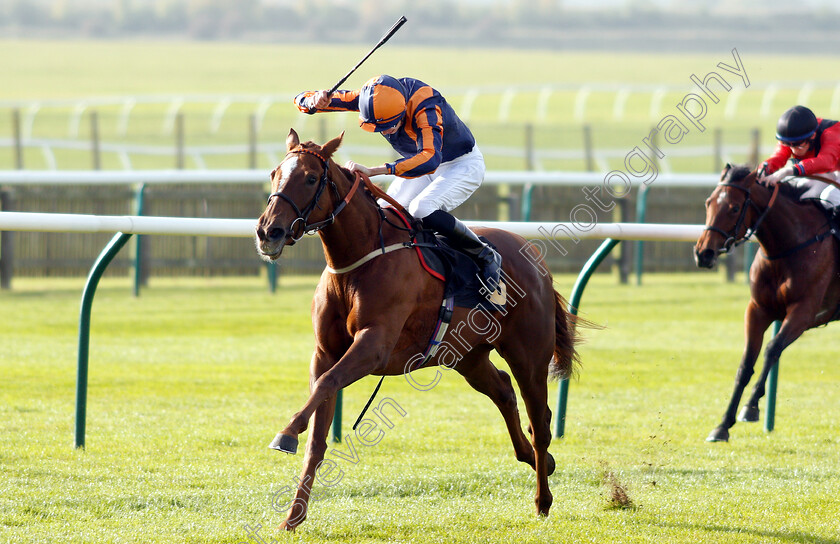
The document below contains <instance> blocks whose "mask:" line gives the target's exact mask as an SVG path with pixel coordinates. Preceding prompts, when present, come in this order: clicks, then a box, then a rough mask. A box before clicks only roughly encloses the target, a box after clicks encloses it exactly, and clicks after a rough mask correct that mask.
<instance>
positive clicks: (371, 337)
mask: <svg viewBox="0 0 840 544" xmlns="http://www.w3.org/2000/svg"><path fill="white" fill-rule="evenodd" d="M395 339H396V334H389V333H388V332H387V331H384V330H379V329H375V328H368V329H364V330H362V331H360V332H359V333H358V334H356V336H355V338H354V340H353V344H352V345H351V346H350V349H348V350H347V352H346V353H345V354H344V356H343V357H341V359H339V360H338V362H337V363H336V364H335V365H334V366H333V367H332V368H330V369H329V370H327V371H326V372H324V373H323V374H321V375H320V376H319V377H318V378H317V379H316V380H315V381H314V383H313V384H312V385H311V387H310V391H309V399H307V401H306V403H305V404H304V405H303V408H301V410H300V412H298V413H296V414H295V415H294V416H292V419H291V421H289V424H288V425H287V426H286V428H285V429H283V430H282V431H280V432H279V433H278V434H277V436H276V437H275V438H274V441H273V442H272V443H271V446H270V447H272V448H275V449H279V450H281V451H285V452H287V453H295V452H296V451H297V444H298V435H299V434H300V433H302V432H303V431H305V430H306V427H307V422H308V421H309V418H310V417H311V416H312V414H313V413H314V412H315V410H316V409H317V408H318V407H319V406H321V404H322V403H323V402H324V401H325V400H327V399H328V398H332V397H334V396H335V395H336V393H338V391H339V390H340V389H344V388H345V387H347V386H348V385H350V384H351V383H353V382H355V381H356V380H359V379H361V378H364V377H365V376H367V375H369V374H371V373H372V372H374V371H375V370H377V369H381V368H382V367H384V365H385V363H386V362H387V358H388V357H389V356H390V354H391V351H392V350H393V348H394V343H395V341H396V340H395Z"/></svg>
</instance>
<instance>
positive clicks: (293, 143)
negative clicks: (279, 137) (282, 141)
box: [286, 128, 300, 151]
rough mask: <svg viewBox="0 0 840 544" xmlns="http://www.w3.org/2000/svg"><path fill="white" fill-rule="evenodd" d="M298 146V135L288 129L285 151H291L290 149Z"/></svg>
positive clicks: (293, 130) (291, 129)
mask: <svg viewBox="0 0 840 544" xmlns="http://www.w3.org/2000/svg"><path fill="white" fill-rule="evenodd" d="M299 145H300V137H299V136H298V133H297V132H295V129H293V128H290V129H289V135H288V136H286V149H287V150H289V151H291V150H292V149H294V148H296V147H297V146H299Z"/></svg>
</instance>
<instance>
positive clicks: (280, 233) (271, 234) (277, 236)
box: [266, 227, 286, 242]
mask: <svg viewBox="0 0 840 544" xmlns="http://www.w3.org/2000/svg"><path fill="white" fill-rule="evenodd" d="M266 234H267V236H268V239H269V240H270V241H272V242H276V241H277V240H282V239H283V238H285V237H286V229H284V228H283V227H271V228H269V229H268V231H267V232H266Z"/></svg>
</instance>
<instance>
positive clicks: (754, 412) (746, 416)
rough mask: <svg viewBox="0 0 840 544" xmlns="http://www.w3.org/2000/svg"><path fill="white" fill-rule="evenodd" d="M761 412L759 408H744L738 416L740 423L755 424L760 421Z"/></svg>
mask: <svg viewBox="0 0 840 544" xmlns="http://www.w3.org/2000/svg"><path fill="white" fill-rule="evenodd" d="M758 415H759V410H758V406H744V407H743V408H741V412H740V413H739V414H738V421H746V422H749V423H754V422H756V421H758Z"/></svg>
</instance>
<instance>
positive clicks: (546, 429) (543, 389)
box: [500, 336, 554, 516]
mask: <svg viewBox="0 0 840 544" xmlns="http://www.w3.org/2000/svg"><path fill="white" fill-rule="evenodd" d="M534 346H535V344H534V339H533V338H531V339H527V340H526V339H521V340H517V341H516V342H515V344H513V345H510V344H508V345H505V346H503V347H502V349H501V350H500V353H501V355H502V357H504V358H505V360H506V361H507V362H508V364H509V365H510V369H511V372H513V376H514V377H515V378H516V382H517V383H518V384H519V391H520V393H521V394H522V401H523V402H524V403H525V410H526V411H527V412H528V419H529V420H530V422H531V424H530V427H529V430H530V432H531V442H532V445H533V450H534V461H535V463H534V465H535V466H534V470H535V471H536V473H537V492H536V494H535V496H534V503H535V504H536V506H537V513H538V514H539V515H541V516H547V515H548V510H549V509H550V508H551V503H552V501H553V500H554V498H553V497H552V495H551V490H549V488H548V475H549V474H551V473H552V472H554V458H553V457H552V456H551V454H550V453H548V446H549V445H550V444H551V410H550V409H549V408H548V363H549V361H550V360H551V354H552V352H553V336H552V342H551V344H549V345H548V347H547V349H545V350H542V351H543V352H542V353H541V352H540V350H535V349H534Z"/></svg>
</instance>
